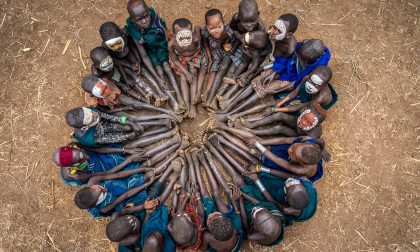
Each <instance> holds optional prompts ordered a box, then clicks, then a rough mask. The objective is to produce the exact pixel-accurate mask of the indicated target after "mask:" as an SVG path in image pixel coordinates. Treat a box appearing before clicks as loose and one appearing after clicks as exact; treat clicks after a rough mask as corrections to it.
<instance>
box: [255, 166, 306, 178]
mask: <svg viewBox="0 0 420 252" xmlns="http://www.w3.org/2000/svg"><path fill="white" fill-rule="evenodd" d="M255 172H257V173H258V172H265V173H269V174H271V175H274V176H276V177H279V178H283V179H288V178H301V177H302V176H298V175H293V174H290V173H286V172H282V171H278V170H274V169H270V168H268V167H265V166H263V165H260V164H257V165H256V166H255Z"/></svg>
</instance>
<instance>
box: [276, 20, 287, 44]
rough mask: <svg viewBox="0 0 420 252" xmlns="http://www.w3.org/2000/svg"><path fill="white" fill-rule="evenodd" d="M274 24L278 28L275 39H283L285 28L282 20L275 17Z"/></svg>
mask: <svg viewBox="0 0 420 252" xmlns="http://www.w3.org/2000/svg"><path fill="white" fill-rule="evenodd" d="M274 26H275V27H276V28H277V30H278V34H276V36H275V37H274V38H275V39H276V40H283V39H284V38H285V37H286V33H287V29H286V24H285V23H284V21H283V20H281V19H277V20H276V22H275V23H274Z"/></svg>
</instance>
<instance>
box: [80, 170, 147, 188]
mask: <svg viewBox="0 0 420 252" xmlns="http://www.w3.org/2000/svg"><path fill="white" fill-rule="evenodd" d="M149 170H154V168H148V167H141V168H137V169H133V170H128V171H121V172H118V173H112V174H102V175H97V176H94V177H91V178H90V179H89V182H88V185H97V184H98V183H99V182H101V181H104V180H114V179H121V178H127V177H129V176H131V175H133V174H137V173H142V172H147V171H149Z"/></svg>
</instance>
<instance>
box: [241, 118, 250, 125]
mask: <svg viewBox="0 0 420 252" xmlns="http://www.w3.org/2000/svg"><path fill="white" fill-rule="evenodd" d="M240 120H241V123H242V125H243V126H245V127H247V128H251V127H250V126H251V125H250V123H249V122H248V121H247V120H246V119H245V118H243V117H241V118H240Z"/></svg>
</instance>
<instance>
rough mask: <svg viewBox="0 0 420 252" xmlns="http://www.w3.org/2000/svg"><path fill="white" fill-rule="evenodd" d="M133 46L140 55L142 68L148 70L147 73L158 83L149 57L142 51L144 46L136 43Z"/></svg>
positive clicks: (157, 77) (157, 76)
mask: <svg viewBox="0 0 420 252" xmlns="http://www.w3.org/2000/svg"><path fill="white" fill-rule="evenodd" d="M135 45H136V47H137V50H138V52H139V53H140V57H141V59H142V61H143V64H144V66H145V67H146V68H147V70H149V72H150V73H151V74H152V75H153V77H154V78H155V80H157V81H159V80H160V77H159V75H158V74H157V72H156V69H155V67H154V66H153V64H152V61H151V60H150V58H149V55H147V52H146V50H145V49H144V46H143V45H142V44H140V43H138V42H135Z"/></svg>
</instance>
